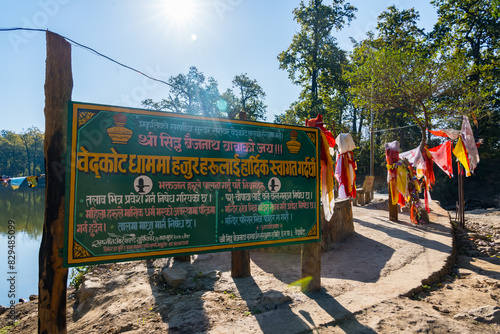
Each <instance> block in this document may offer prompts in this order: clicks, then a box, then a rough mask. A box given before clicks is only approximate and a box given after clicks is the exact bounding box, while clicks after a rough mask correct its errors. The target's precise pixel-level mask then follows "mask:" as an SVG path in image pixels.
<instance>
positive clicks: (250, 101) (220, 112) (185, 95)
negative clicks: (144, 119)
mask: <svg viewBox="0 0 500 334" xmlns="http://www.w3.org/2000/svg"><path fill="white" fill-rule="evenodd" d="M168 83H169V85H170V87H171V89H170V94H169V96H168V97H167V98H164V99H162V100H161V101H158V102H155V101H153V100H151V99H146V100H144V101H142V105H143V106H144V107H146V108H150V109H154V110H162V111H169V112H175V113H185V114H191V115H200V116H206V117H228V118H231V119H234V118H236V117H237V115H238V114H239V112H241V111H245V112H246V113H247V117H248V119H250V120H258V119H265V112H266V105H264V102H263V100H264V98H265V96H266V94H265V93H264V91H263V89H262V88H261V87H260V86H259V84H258V83H257V80H252V79H250V78H248V76H247V75H246V74H241V75H237V76H235V78H234V80H233V88H235V89H236V90H237V92H236V93H235V92H234V91H233V90H232V89H228V90H227V91H226V92H224V93H223V94H222V95H221V94H220V92H219V88H218V83H217V80H215V79H214V78H212V77H209V78H208V79H206V80H205V76H204V75H203V73H202V72H200V71H198V69H197V68H196V67H194V66H192V67H190V68H189V72H188V74H187V75H184V74H179V75H177V76H175V77H174V76H172V77H170V78H169V79H168Z"/></svg>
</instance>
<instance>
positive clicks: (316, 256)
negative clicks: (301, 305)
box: [300, 242, 321, 292]
mask: <svg viewBox="0 0 500 334" xmlns="http://www.w3.org/2000/svg"><path fill="white" fill-rule="evenodd" d="M300 265H301V270H300V278H301V290H302V291H303V292H312V291H318V290H320V289H321V242H313V243H307V244H302V247H301V252H300ZM307 277H311V278H312V279H311V280H310V281H309V280H307V279H306V278H307Z"/></svg>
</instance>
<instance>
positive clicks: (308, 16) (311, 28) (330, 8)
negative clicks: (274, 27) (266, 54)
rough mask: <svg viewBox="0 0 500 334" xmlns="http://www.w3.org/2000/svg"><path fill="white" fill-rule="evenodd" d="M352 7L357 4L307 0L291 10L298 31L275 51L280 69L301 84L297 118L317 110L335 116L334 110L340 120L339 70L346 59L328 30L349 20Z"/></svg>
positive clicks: (341, 85) (343, 99)
mask: <svg viewBox="0 0 500 334" xmlns="http://www.w3.org/2000/svg"><path fill="white" fill-rule="evenodd" d="M355 11H356V8H355V7H353V6H351V5H350V4H349V3H344V0H334V1H332V4H331V5H326V4H323V1H322V0H310V1H309V2H308V3H307V5H306V4H305V3H304V2H301V3H300V5H299V6H298V7H297V8H295V9H294V11H293V14H294V19H295V20H296V21H297V23H298V24H299V25H300V31H299V32H297V33H296V34H295V35H294V36H293V40H292V42H291V44H290V46H289V47H288V49H287V50H285V51H283V52H281V53H280V54H279V55H278V60H279V62H280V69H283V70H286V71H287V72H288V76H289V78H290V79H291V80H292V82H293V83H294V84H297V85H301V86H302V87H303V90H302V93H301V95H300V100H299V101H298V102H297V103H296V104H295V106H294V108H293V109H294V111H293V113H295V114H296V116H297V118H298V119H299V121H300V122H302V121H304V120H305V119H306V118H311V117H316V116H317V115H318V114H322V115H323V118H324V119H330V118H334V117H335V115H334V114H333V112H334V111H335V112H337V119H336V121H337V122H338V123H340V122H341V119H340V120H339V119H338V114H339V113H340V114H341V111H342V110H343V107H345V102H346V95H345V87H346V85H345V83H344V82H343V80H342V75H341V73H342V64H343V63H345V62H346V61H347V60H346V55H345V52H344V51H342V50H340V49H339V48H338V47H337V43H336V42H335V38H334V37H333V36H332V35H331V32H332V30H333V29H334V28H335V29H336V30H340V29H342V28H343V27H344V26H345V25H346V24H348V23H349V22H350V21H351V20H352V19H353V18H354V12H355ZM339 107H340V108H339ZM280 118H281V119H286V118H290V117H288V116H283V117H280ZM339 121H340V122H339Z"/></svg>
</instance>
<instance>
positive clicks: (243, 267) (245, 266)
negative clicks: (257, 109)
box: [231, 111, 251, 278]
mask: <svg viewBox="0 0 500 334" xmlns="http://www.w3.org/2000/svg"><path fill="white" fill-rule="evenodd" d="M238 116H239V118H240V119H241V120H246V119H247V114H246V113H245V112H244V111H242V112H240V113H239V115H238ZM250 275H251V272H250V251H249V250H248V249H243V250H235V251H231V277H233V278H243V277H248V276H250Z"/></svg>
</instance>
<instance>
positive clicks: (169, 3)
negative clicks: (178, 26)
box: [164, 0, 196, 23]
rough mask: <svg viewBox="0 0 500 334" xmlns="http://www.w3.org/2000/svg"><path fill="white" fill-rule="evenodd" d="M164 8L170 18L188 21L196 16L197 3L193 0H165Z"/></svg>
mask: <svg viewBox="0 0 500 334" xmlns="http://www.w3.org/2000/svg"><path fill="white" fill-rule="evenodd" d="M164 1H165V4H164V10H165V12H166V14H167V16H168V18H169V19H171V20H173V21H177V22H183V23H185V22H187V21H190V20H192V19H193V18H194V16H195V11H196V5H195V2H194V1H193V0H164Z"/></svg>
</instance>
